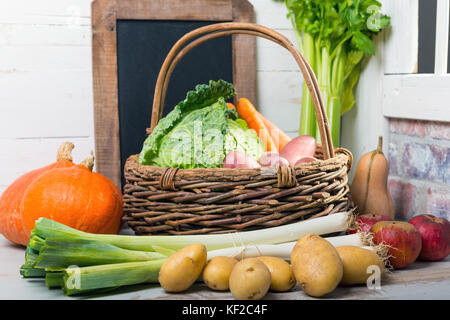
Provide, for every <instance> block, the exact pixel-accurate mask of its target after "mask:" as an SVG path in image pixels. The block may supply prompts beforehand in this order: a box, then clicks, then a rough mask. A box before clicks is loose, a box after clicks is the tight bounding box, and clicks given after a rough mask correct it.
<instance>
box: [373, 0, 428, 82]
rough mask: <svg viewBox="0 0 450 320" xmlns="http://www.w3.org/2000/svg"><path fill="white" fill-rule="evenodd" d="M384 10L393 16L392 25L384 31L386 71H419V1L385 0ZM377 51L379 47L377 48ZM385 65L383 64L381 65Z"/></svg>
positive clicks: (389, 72)
mask: <svg viewBox="0 0 450 320" xmlns="http://www.w3.org/2000/svg"><path fill="white" fill-rule="evenodd" d="M381 2H382V4H383V6H382V12H383V13H386V14H387V15H389V16H390V17H391V25H392V26H391V27H390V28H388V29H387V30H386V31H385V32H384V36H385V41H386V43H385V46H384V57H385V61H384V72H385V73H388V74H400V73H407V74H408V73H415V72H417V58H418V52H419V49H418V48H419V1H418V0H395V1H392V0H383V1H381ZM377 51H379V49H378V48H377ZM381 67H383V66H381Z"/></svg>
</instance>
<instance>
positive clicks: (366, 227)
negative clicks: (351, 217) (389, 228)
mask: <svg viewBox="0 0 450 320" xmlns="http://www.w3.org/2000/svg"><path fill="white" fill-rule="evenodd" d="M379 221H392V219H391V218H390V217H387V216H382V215H379V214H373V213H366V214H363V215H360V216H359V217H358V218H356V225H357V226H358V229H350V230H348V231H347V233H348V234H353V233H356V232H358V231H361V232H370V228H372V226H373V225H374V224H375V223H377V222H379Z"/></svg>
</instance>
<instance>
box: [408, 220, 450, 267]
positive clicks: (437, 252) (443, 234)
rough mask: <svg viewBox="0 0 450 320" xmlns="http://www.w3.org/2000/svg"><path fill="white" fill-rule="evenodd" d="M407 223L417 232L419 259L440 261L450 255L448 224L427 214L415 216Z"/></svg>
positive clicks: (449, 229)
mask: <svg viewBox="0 0 450 320" xmlns="http://www.w3.org/2000/svg"><path fill="white" fill-rule="evenodd" d="M409 223H411V224H412V225H414V226H415V227H416V229H417V230H419V233H420V236H421V238H422V250H421V251H420V255H419V259H421V260H427V261H437V260H442V259H444V258H445V257H447V256H448V254H449V253H450V222H449V221H448V220H446V219H442V218H438V217H435V216H432V215H429V214H422V215H419V216H415V217H414V218H412V219H411V220H409Z"/></svg>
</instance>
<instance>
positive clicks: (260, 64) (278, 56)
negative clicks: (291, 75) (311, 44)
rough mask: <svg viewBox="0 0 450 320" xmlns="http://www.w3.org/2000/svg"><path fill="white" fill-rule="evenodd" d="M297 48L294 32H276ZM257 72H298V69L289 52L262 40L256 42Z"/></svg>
mask: <svg viewBox="0 0 450 320" xmlns="http://www.w3.org/2000/svg"><path fill="white" fill-rule="evenodd" d="M277 31H278V32H280V33H281V34H282V35H284V36H285V37H287V38H288V39H289V40H290V41H291V42H292V43H293V44H294V45H296V46H297V39H296V36H295V33H294V31H293V30H292V29H291V30H284V29H283V30H277ZM256 58H257V65H256V69H257V71H298V70H299V67H298V65H297V63H296V62H295V59H294V58H293V57H292V55H291V54H290V52H289V51H287V50H286V49H284V48H283V47H281V46H280V45H278V44H276V43H274V42H272V41H270V40H267V39H263V38H258V39H257V40H256Z"/></svg>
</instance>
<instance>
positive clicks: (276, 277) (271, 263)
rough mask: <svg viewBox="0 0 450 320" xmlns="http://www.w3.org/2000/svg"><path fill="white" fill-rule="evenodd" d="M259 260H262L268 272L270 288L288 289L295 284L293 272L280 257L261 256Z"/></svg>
mask: <svg viewBox="0 0 450 320" xmlns="http://www.w3.org/2000/svg"><path fill="white" fill-rule="evenodd" d="M258 259H259V260H261V261H262V262H264V264H265V265H266V267H267V268H268V269H269V272H270V278H271V283H270V290H273V291H279V292H282V291H289V290H291V289H292V288H293V287H294V286H295V277H294V272H293V271H292V268H291V266H290V265H289V263H287V262H286V261H284V260H283V259H281V258H277V257H268V256H261V257H258Z"/></svg>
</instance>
